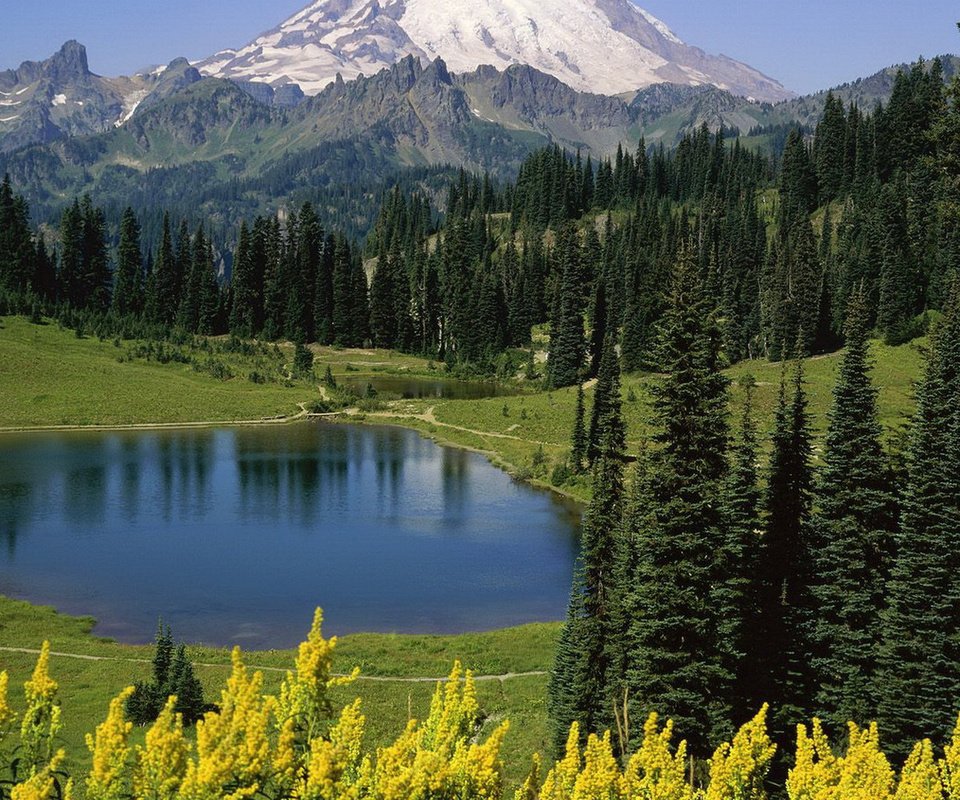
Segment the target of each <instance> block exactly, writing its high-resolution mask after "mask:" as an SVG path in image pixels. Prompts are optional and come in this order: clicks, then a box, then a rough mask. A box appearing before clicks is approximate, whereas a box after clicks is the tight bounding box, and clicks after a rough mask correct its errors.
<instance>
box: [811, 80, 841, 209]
mask: <svg viewBox="0 0 960 800" xmlns="http://www.w3.org/2000/svg"><path fill="white" fill-rule="evenodd" d="M846 127H847V118H846V114H845V113H844V110H843V101H842V100H841V99H840V98H838V97H836V96H835V95H834V94H833V92H827V99H826V102H825V105H824V109H823V116H822V117H821V118H820V122H819V124H818V125H817V132H816V137H815V139H814V145H813V158H814V162H815V165H816V172H817V183H818V187H819V191H820V204H821V205H826V204H828V203H830V202H831V201H832V200H836V199H838V198H839V197H840V196H841V194H842V192H843V189H844V178H845V171H844V164H845V161H846V139H847V136H846V133H847V132H846Z"/></svg>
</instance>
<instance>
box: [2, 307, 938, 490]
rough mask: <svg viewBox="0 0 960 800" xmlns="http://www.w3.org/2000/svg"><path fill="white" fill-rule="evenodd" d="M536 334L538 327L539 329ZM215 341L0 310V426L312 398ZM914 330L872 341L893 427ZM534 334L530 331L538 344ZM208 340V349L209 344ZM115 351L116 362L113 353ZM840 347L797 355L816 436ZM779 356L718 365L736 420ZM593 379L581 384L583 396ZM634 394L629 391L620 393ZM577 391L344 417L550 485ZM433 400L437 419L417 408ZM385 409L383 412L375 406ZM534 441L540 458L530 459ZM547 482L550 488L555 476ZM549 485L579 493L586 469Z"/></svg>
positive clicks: (365, 369) (632, 430)
mask: <svg viewBox="0 0 960 800" xmlns="http://www.w3.org/2000/svg"><path fill="white" fill-rule="evenodd" d="M541 338H542V337H541ZM225 344H226V343H225V342H224V341H223V340H219V341H218V340H211V341H210V342H208V343H207V344H206V345H205V346H206V347H207V350H203V349H199V348H198V347H194V348H193V350H191V351H190V353H189V354H190V356H191V357H192V358H194V359H195V360H197V361H200V362H201V363H203V362H205V361H206V360H219V361H222V362H223V364H224V365H225V366H226V367H227V368H228V369H229V371H230V372H231V373H232V374H233V375H234V377H232V378H230V379H229V380H218V379H216V378H214V377H212V376H211V375H209V374H207V373H204V372H197V371H196V370H195V369H194V367H193V366H191V365H189V364H176V363H168V364H159V363H157V362H156V361H155V360H153V361H147V360H144V359H143V358H142V357H141V358H133V359H131V358H130V354H131V353H132V352H133V351H134V349H135V345H134V344H133V343H129V342H121V343H119V346H117V344H116V343H114V342H110V341H106V342H101V341H98V340H97V339H95V338H91V337H88V338H84V339H77V338H76V337H75V336H74V335H73V333H72V332H71V331H65V330H60V329H58V328H57V326H56V325H53V324H48V325H32V324H30V323H29V322H27V321H26V320H24V319H22V318H18V317H6V318H0V429H2V428H12V427H35V426H47V425H92V424H99V425H126V424H152V423H184V422H222V421H235V420H256V419H269V418H276V417H282V416H290V415H294V414H296V413H297V412H298V411H299V407H298V404H299V403H309V402H311V401H312V400H315V399H317V398H318V396H319V395H318V389H317V386H316V381H309V382H308V381H289V380H286V379H285V376H286V371H287V370H288V369H289V364H290V361H291V360H292V348H291V347H289V346H288V345H284V346H279V347H274V346H273V345H270V346H264V347H261V348H259V350H258V351H257V352H256V353H255V354H253V355H246V356H244V355H241V354H237V353H232V352H224V351H225V350H226V348H225ZM924 344H925V341H924V340H918V341H917V342H913V343H911V344H907V345H902V346H900V347H888V346H886V345H883V344H881V343H879V342H875V343H874V344H873V350H872V352H873V359H874V362H875V368H874V372H873V376H874V381H875V382H876V384H877V385H878V386H879V387H880V396H879V405H880V418H881V422H882V424H883V426H884V428H885V430H886V431H887V432H888V434H893V433H895V432H896V431H898V430H900V429H902V427H903V425H904V424H905V422H906V421H907V420H908V419H909V416H910V414H911V413H912V411H913V386H914V383H915V382H916V380H917V379H918V377H919V376H920V371H921V368H922V360H923V358H922V348H923V346H924ZM540 345H542V342H538V346H540ZM313 349H314V354H315V361H314V372H315V375H316V376H322V375H323V372H324V370H325V369H326V367H327V365H329V366H330V367H331V370H332V372H333V374H334V376H335V378H337V379H338V380H339V379H341V378H344V377H346V378H350V379H354V380H363V379H364V378H367V377H372V376H374V375H377V374H402V375H427V376H430V377H431V378H436V377H443V375H444V374H445V373H444V372H443V370H442V369H440V368H438V367H437V365H434V364H431V363H430V362H429V361H427V360H425V359H422V358H417V357H414V356H407V355H401V354H398V353H395V352H392V351H387V350H342V349H337V348H332V347H314V348H313ZM208 350H209V352H208ZM121 362H122V363H121ZM839 362H840V354H839V353H834V354H830V355H827V356H819V357H816V358H813V359H809V360H808V361H807V362H806V365H805V370H806V380H807V391H808V394H809V397H810V411H811V414H812V417H813V422H814V428H815V431H816V433H817V435H818V437H822V434H823V432H824V431H825V429H826V422H827V412H828V411H829V408H830V403H831V392H832V389H833V384H834V381H835V379H836V372H837V368H838V365H839ZM253 371H258V372H261V373H263V374H268V375H269V376H270V377H271V381H272V382H268V383H265V384H255V383H252V382H251V381H250V380H249V379H248V377H247V376H248V375H249V374H250V373H251V372H253ZM780 371H781V366H780V365H779V364H771V363H769V362H767V361H763V360H757V361H748V362H744V363H741V364H737V365H736V366H735V367H733V368H731V369H730V370H728V375H729V377H730V379H731V385H732V389H731V418H732V420H733V422H735V423H738V421H739V410H738V409H739V407H740V403H741V402H742V390H741V389H740V388H739V387H738V385H737V383H738V380H739V379H740V378H741V377H742V376H744V375H746V374H751V375H753V376H754V378H755V379H756V381H757V383H758V385H757V389H756V393H755V406H756V413H757V417H758V423H759V426H760V429H761V431H764V432H769V431H770V430H771V429H772V427H773V417H774V411H775V408H776V400H777V390H778V385H779V380H780ZM657 379H658V378H657V376H654V375H627V376H625V377H624V379H623V396H624V404H623V409H624V417H625V419H626V422H627V429H628V449H629V450H630V452H632V453H635V452H637V450H638V449H639V447H640V446H641V443H642V442H643V441H644V439H645V438H646V437H648V436H649V434H650V426H649V420H650V386H651V384H652V383H653V382H654V381H656V380H657ZM591 394H592V391H591V390H588V392H587V399H588V402H589V401H590V399H591V398H590V395H591ZM631 396H632V397H633V398H634V399H633V400H629V399H628V398H630V397H631ZM575 404H576V390H575V389H573V388H568V389H561V390H558V391H552V392H543V391H541V392H531V393H528V394H523V395H519V396H515V397H506V398H503V397H499V398H489V399H486V400H430V401H426V400H422V401H402V402H395V403H389V404H387V407H386V408H385V410H384V412H381V413H379V414H377V413H374V414H368V415H366V417H364V416H362V415H361V416H357V417H352V418H351V421H353V422H362V421H363V419H367V420H369V421H371V422H381V423H382V422H385V421H389V422H392V423H395V424H400V425H405V426H407V427H411V428H414V429H416V430H418V431H420V432H421V433H423V434H424V435H426V436H430V437H432V438H434V439H436V440H437V441H440V442H442V443H446V444H451V445H455V446H459V447H468V448H471V449H474V450H479V451H481V452H484V453H487V454H488V455H489V457H490V459H491V460H492V461H493V462H494V463H495V464H497V465H499V466H502V467H503V468H505V469H507V470H509V471H510V472H512V473H514V474H516V475H519V476H521V477H523V478H525V479H527V480H530V481H531V482H533V483H537V484H541V485H550V478H551V473H552V470H553V468H554V466H555V465H557V464H559V463H562V462H563V461H564V460H565V459H566V457H567V453H568V452H569V439H570V430H571V427H572V423H573V415H574V408H575ZM431 409H432V414H433V418H434V419H435V420H436V423H437V424H432V423H430V422H429V421H427V420H424V419H417V418H415V417H416V415H423V414H424V413H425V412H427V411H429V410H431ZM384 414H386V416H384ZM541 447H542V448H543V454H544V459H543V462H542V463H541V464H540V465H539V466H538V465H537V464H535V460H536V458H537V453H538V450H539V449H540V448H541ZM554 488H557V487H554ZM558 490H559V491H561V492H563V493H565V494H567V495H569V496H571V497H574V498H576V499H579V500H586V499H589V495H590V486H589V480H588V478H587V476H581V477H579V478H576V479H574V480H572V481H570V482H568V483H566V484H564V485H563V486H562V487H559V488H558Z"/></svg>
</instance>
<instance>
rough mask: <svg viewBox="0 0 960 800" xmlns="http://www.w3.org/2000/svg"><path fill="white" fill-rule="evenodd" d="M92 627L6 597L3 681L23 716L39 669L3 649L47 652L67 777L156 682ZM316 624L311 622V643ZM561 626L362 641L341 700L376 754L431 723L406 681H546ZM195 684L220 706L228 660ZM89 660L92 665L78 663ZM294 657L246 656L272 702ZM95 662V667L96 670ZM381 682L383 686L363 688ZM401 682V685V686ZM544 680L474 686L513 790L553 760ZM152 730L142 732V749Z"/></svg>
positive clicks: (214, 655)
mask: <svg viewBox="0 0 960 800" xmlns="http://www.w3.org/2000/svg"><path fill="white" fill-rule="evenodd" d="M93 625H94V620H92V619H90V618H89V617H86V618H84V617H70V616H66V615H63V614H59V613H57V612H56V611H54V610H53V609H52V608H48V607H43V606H34V605H30V604H29V603H25V602H22V601H19V600H13V599H10V598H7V597H3V596H0V648H5V649H0V671H3V670H5V671H7V672H8V674H9V676H10V696H11V702H12V704H13V706H14V708H15V709H17V710H18V711H21V710H22V709H23V695H22V688H21V687H22V685H23V682H24V681H25V680H27V679H28V678H29V677H30V673H31V672H32V670H33V667H34V665H35V663H36V659H37V657H36V655H35V654H33V653H22V652H11V651H10V650H9V649H6V648H25V649H30V650H36V649H39V647H40V645H41V643H42V642H43V641H44V640H48V641H49V642H50V647H51V650H52V652H53V653H69V654H71V656H65V655H59V656H58V655H52V656H51V660H50V672H51V676H52V677H53V678H54V680H56V681H57V682H58V683H59V684H60V690H59V695H60V699H61V702H62V705H63V721H64V728H63V731H62V733H61V737H62V739H63V742H62V746H63V747H65V748H66V750H67V753H68V763H67V770H68V771H69V772H70V773H71V774H73V775H77V774H80V773H82V772H84V771H86V769H88V768H89V761H90V760H89V754H88V752H87V749H86V746H85V745H84V734H86V733H88V732H92V731H93V729H94V728H95V727H96V725H97V724H98V723H99V722H101V721H102V720H103V717H104V716H105V715H106V711H107V705H108V703H109V701H110V699H111V698H113V697H114V696H116V695H117V694H118V693H119V692H120V690H121V689H123V688H124V687H125V686H128V685H130V684H132V683H133V682H135V681H136V680H139V679H147V678H148V677H149V675H150V664H149V659H150V658H151V657H152V656H153V647H152V646H135V645H123V644H118V643H116V642H114V641H111V640H108V639H101V638H98V637H96V636H94V635H93V634H92V633H91V630H92V628H93ZM309 627H310V620H304V636H306V632H307V630H308V629H309ZM559 627H560V626H559V624H546V625H543V624H541V625H526V626H523V627H519V628H508V629H505V630H500V631H494V632H491V633H480V634H464V635H461V636H397V635H391V634H356V635H351V636H345V637H343V638H341V639H339V640H338V644H337V649H336V658H335V662H334V663H335V669H336V670H337V671H338V672H343V673H347V672H349V671H350V670H352V669H353V667H354V666H359V667H360V669H361V674H362V677H361V679H360V680H358V681H357V682H356V683H354V684H352V685H350V686H346V687H341V688H339V689H337V690H336V691H335V693H334V700H335V707H336V708H340V707H342V706H344V705H347V704H348V703H349V702H352V701H353V699H354V698H356V697H360V698H361V699H362V702H363V710H364V713H365V714H366V716H367V732H366V744H367V745H368V747H370V748H375V747H377V746H379V745H386V744H388V743H389V742H392V741H393V740H394V739H395V738H396V737H397V736H398V735H399V734H400V733H401V732H402V731H403V728H404V726H405V725H406V723H407V720H408V718H409V715H410V714H412V715H413V716H414V717H416V718H419V719H422V718H424V717H425V716H426V714H427V712H428V710H429V706H430V697H431V695H432V694H433V691H434V688H435V683H434V682H433V681H430V680H418V681H405V680H402V679H403V678H434V677H436V678H440V677H443V676H445V675H447V674H448V673H449V671H450V668H451V666H452V664H453V662H454V660H456V659H460V660H462V662H463V664H464V666H466V667H468V668H470V669H472V670H474V672H475V673H476V674H477V675H506V674H509V673H524V672H543V671H546V670H548V669H549V668H550V665H551V663H552V660H553V648H554V643H555V641H556V636H557V634H558V632H559ZM188 652H189V655H190V657H191V659H192V660H193V661H194V664H195V667H196V673H197V677H199V678H200V680H201V681H202V683H203V685H204V691H205V694H206V696H207V698H208V699H211V700H214V701H215V700H216V699H217V698H218V697H219V692H220V689H221V688H222V687H223V685H224V683H225V681H226V678H227V676H228V675H229V674H230V653H229V651H228V650H226V649H223V648H211V647H201V646H191V647H189V648H188ZM73 654H76V655H85V656H90V657H93V658H90V659H83V658H76V657H73ZM294 656H295V653H294V651H292V650H271V651H263V652H248V653H245V654H244V661H245V663H246V664H247V666H248V667H251V668H259V669H263V671H264V684H265V687H266V690H267V691H268V692H273V691H276V690H278V689H279V686H280V681H281V680H282V678H283V675H284V671H285V670H287V669H291V668H292V667H293V660H294ZM94 659H97V660H94ZM367 677H380V678H386V680H364V678H367ZM398 679H399V680H398ZM546 685H547V678H546V677H545V676H544V675H530V676H526V677H513V678H507V679H504V680H482V681H478V683H477V694H478V699H479V702H480V706H481V709H482V711H483V713H484V714H485V715H486V719H487V721H486V723H485V728H487V727H489V728H490V729H492V728H493V727H495V726H496V725H497V724H499V722H501V721H502V720H504V719H509V720H510V721H511V723H512V726H511V730H510V733H509V735H508V737H507V740H506V742H505V746H504V758H505V764H506V769H507V777H508V780H509V783H510V785H511V786H513V785H516V784H519V783H520V781H522V779H523V777H524V775H525V774H526V771H527V770H528V769H529V758H530V756H531V754H532V753H534V752H537V751H539V752H546V750H547V748H548V745H549V738H548V727H547V716H546ZM144 732H145V729H136V730H135V731H134V734H133V740H134V741H135V742H138V743H139V742H141V741H142V737H143V735H144Z"/></svg>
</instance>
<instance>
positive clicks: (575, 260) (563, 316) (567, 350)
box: [547, 225, 586, 389]
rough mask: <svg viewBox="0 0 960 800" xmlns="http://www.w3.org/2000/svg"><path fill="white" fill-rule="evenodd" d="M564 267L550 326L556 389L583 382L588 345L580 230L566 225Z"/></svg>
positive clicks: (550, 369)
mask: <svg viewBox="0 0 960 800" xmlns="http://www.w3.org/2000/svg"><path fill="white" fill-rule="evenodd" d="M556 251H557V254H558V257H559V259H560V265H561V276H562V277H561V282H560V292H559V301H560V302H559V308H558V312H557V314H556V316H555V317H554V318H553V319H552V320H551V324H550V353H549V356H548V359H547V377H548V380H549V382H550V385H551V386H553V387H554V388H557V389H559V388H561V387H564V386H572V385H573V384H574V383H576V382H577V381H578V380H579V378H580V370H581V369H582V368H583V357H584V350H585V346H586V343H585V341H584V335H583V305H584V304H583V276H582V264H581V260H580V243H579V238H578V235H577V232H576V230H575V229H574V228H573V227H572V226H570V225H566V226H564V227H562V228H561V229H560V231H559V232H558V234H557V246H556Z"/></svg>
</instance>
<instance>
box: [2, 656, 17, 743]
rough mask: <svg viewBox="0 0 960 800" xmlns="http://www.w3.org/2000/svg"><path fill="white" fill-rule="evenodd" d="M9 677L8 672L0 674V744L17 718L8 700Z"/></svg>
mask: <svg viewBox="0 0 960 800" xmlns="http://www.w3.org/2000/svg"><path fill="white" fill-rule="evenodd" d="M8 683H9V677H8V676H7V673H6V672H0V742H2V741H3V737H4V736H5V735H6V730H5V729H6V728H7V726H8V725H10V723H11V722H13V721H14V720H15V719H16V718H17V714H16V712H15V711H14V710H13V709H12V708H11V707H10V703H9V700H8V698H7V685H8Z"/></svg>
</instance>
